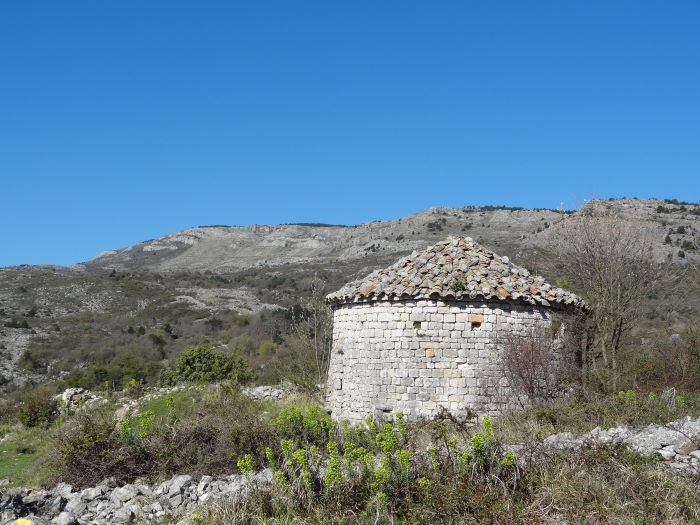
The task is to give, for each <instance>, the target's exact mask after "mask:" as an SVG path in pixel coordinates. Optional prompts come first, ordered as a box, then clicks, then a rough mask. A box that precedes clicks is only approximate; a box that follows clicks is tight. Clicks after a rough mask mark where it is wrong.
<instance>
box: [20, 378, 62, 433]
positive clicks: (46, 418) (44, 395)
mask: <svg viewBox="0 0 700 525" xmlns="http://www.w3.org/2000/svg"><path fill="white" fill-rule="evenodd" d="M52 394H53V392H52V390H51V389H50V388H48V387H46V386H43V385H42V386H38V387H36V388H34V389H32V390H30V391H29V392H27V393H26V394H24V395H23V396H22V398H21V403H20V406H19V409H18V411H17V419H19V421H20V422H21V423H22V424H23V425H24V426H26V427H36V426H38V425H45V424H48V423H51V422H52V421H53V420H54V419H56V417H57V416H58V402H57V401H56V400H55V399H54V398H53V395H52Z"/></svg>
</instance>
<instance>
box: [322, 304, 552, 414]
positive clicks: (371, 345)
mask: <svg viewBox="0 0 700 525" xmlns="http://www.w3.org/2000/svg"><path fill="white" fill-rule="evenodd" d="M563 319H564V317H563V314H562V313H560V312H558V311H556V310H553V309H551V308H545V307H539V306H527V305H523V306H520V305H511V304H506V303H485V302H484V303H480V302H446V301H439V300H418V301H384V302H375V303H354V304H345V305H340V306H337V307H336V308H335V311H334V319H333V349H332V355H331V362H330V370H329V377H328V403H329V405H330V408H331V409H332V415H333V417H334V418H335V419H339V420H342V419H347V420H349V421H351V422H359V421H362V420H364V419H365V418H366V417H367V416H368V415H370V414H372V415H375V414H377V413H383V414H385V415H391V414H396V413H398V412H403V413H404V414H405V415H406V416H408V417H416V416H428V417H429V416H432V415H435V414H436V413H438V412H439V410H440V407H444V408H446V409H448V410H449V411H451V412H453V413H456V414H459V413H463V412H464V411H465V410H466V408H470V409H472V410H475V411H476V412H478V413H479V414H480V415H487V414H489V415H493V414H497V413H499V412H501V411H502V410H504V409H505V408H508V407H511V406H514V396H513V395H512V392H511V390H510V385H509V384H508V379H507V374H506V373H505V370H504V365H503V359H502V357H501V355H500V354H501V350H500V348H501V345H499V344H498V341H499V337H500V336H501V335H503V334H505V333H507V332H515V333H528V332H529V330H531V329H532V328H545V329H550V330H551V328H552V322H553V321H557V323H558V324H556V325H555V326H554V327H555V328H557V329H559V330H560V332H559V336H561V329H562V328H559V327H560V326H562V325H561V324H559V323H560V322H561V321H562V320H563Z"/></svg>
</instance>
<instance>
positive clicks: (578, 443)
mask: <svg viewBox="0 0 700 525" xmlns="http://www.w3.org/2000/svg"><path fill="white" fill-rule="evenodd" d="M544 444H545V445H546V446H549V447H553V448H560V449H575V448H579V447H582V446H590V445H608V444H613V445H615V444H621V445H625V446H626V447H627V448H629V449H630V450H631V451H632V452H636V453H638V454H641V455H643V456H658V457H660V458H662V459H663V461H664V464H665V465H666V466H668V468H670V469H672V470H674V471H676V472H679V473H700V418H697V419H693V418H691V417H686V418H684V419H681V420H679V421H674V422H671V423H668V424H666V425H649V426H647V427H645V428H642V429H640V430H630V429H628V428H626V427H614V428H610V429H606V430H604V429H601V428H600V427H598V428H595V429H593V430H591V431H590V432H588V433H587V434H584V435H583V436H581V437H579V438H574V437H573V435H572V434H571V433H570V432H562V433H560V434H554V435H551V436H549V437H547V438H546V439H545V440H544Z"/></svg>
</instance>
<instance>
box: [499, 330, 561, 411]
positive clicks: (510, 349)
mask: <svg viewBox="0 0 700 525" xmlns="http://www.w3.org/2000/svg"><path fill="white" fill-rule="evenodd" d="M555 330H556V328H555V327H554V326H553V327H551V329H550V330H546V329H544V328H534V327H533V328H531V329H530V330H529V331H527V332H526V333H512V332H508V333H505V334H503V335H501V336H499V338H498V341H497V343H498V345H499V347H500V349H501V355H502V359H503V365H504V369H505V372H506V376H507V377H508V381H509V383H510V387H511V390H512V393H513V395H514V396H515V398H516V399H517V401H518V403H519V404H520V406H522V407H524V406H526V405H527V404H530V403H533V402H537V401H543V400H546V399H552V398H554V397H556V396H557V395H558V393H559V392H560V390H561V388H560V385H561V379H562V375H563V372H564V369H565V363H564V361H563V358H562V356H561V355H560V354H559V353H558V352H557V350H558V349H559V347H560V346H561V341H559V340H558V339H557V336H558V333H555Z"/></svg>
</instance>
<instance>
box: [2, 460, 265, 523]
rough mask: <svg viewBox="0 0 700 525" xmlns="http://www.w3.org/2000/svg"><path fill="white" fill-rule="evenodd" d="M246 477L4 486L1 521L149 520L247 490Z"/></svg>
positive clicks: (260, 481) (259, 476)
mask: <svg viewBox="0 0 700 525" xmlns="http://www.w3.org/2000/svg"><path fill="white" fill-rule="evenodd" d="M271 480H272V471H270V470H269V469H267V470H263V471H261V472H258V473H256V474H254V475H253V476H252V480H251V481H253V482H255V483H256V484H257V485H258V486H259V487H261V486H264V485H267V484H268V483H270V481H271ZM247 492H248V481H247V480H246V479H245V478H244V477H243V476H242V475H239V474H233V475H230V476H220V477H216V478H214V477H211V476H202V478H201V479H200V480H199V481H195V480H194V479H193V478H192V476H188V475H179V476H173V477H172V478H171V479H169V480H167V481H164V482H162V483H159V484H153V485H151V484H148V483H146V482H142V483H141V482H135V483H132V484H128V485H123V486H120V487H117V486H116V483H115V482H114V480H109V479H108V480H105V481H103V482H102V483H101V484H100V485H97V486H96V487H90V488H86V489H83V490H74V489H73V487H71V486H70V485H68V484H65V483H60V484H59V485H56V486H55V487H54V488H53V489H50V490H42V489H33V488H17V489H6V490H5V491H4V492H3V493H2V494H0V523H5V522H7V521H10V520H16V519H17V518H21V517H25V518H26V517H31V519H32V520H33V523H42V522H43V523H51V524H55V525H77V524H105V523H128V522H131V521H148V520H154V519H159V518H162V517H163V516H166V515H176V516H177V515H190V514H192V513H194V512H195V510H196V508H197V507H198V506H199V505H202V504H204V503H206V502H207V501H210V500H213V499H217V498H228V499H232V498H239V497H244V496H246V495H247Z"/></svg>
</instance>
